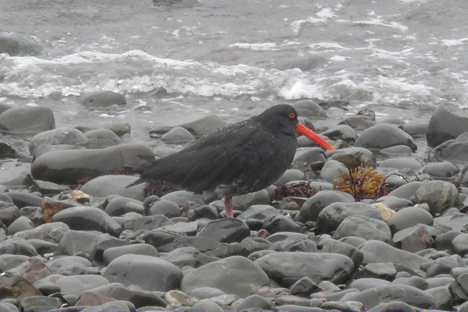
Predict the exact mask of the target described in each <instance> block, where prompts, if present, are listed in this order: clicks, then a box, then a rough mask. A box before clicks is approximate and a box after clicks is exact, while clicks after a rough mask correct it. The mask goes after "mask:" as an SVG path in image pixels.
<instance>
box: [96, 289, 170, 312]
mask: <svg viewBox="0 0 468 312" xmlns="http://www.w3.org/2000/svg"><path fill="white" fill-rule="evenodd" d="M115 285H116V286H115V287H111V288H108V291H107V292H105V291H98V289H99V288H94V289H93V290H90V291H93V292H95V293H97V294H101V295H102V296H105V297H107V298H113V299H116V300H125V301H129V302H131V303H132V304H134V305H135V308H141V307H144V306H160V307H165V306H166V302H165V301H164V300H163V299H162V298H161V297H160V296H158V295H156V294H155V292H152V291H143V290H137V289H131V287H130V288H127V287H124V286H122V285H120V284H115ZM101 288H104V287H101Z"/></svg>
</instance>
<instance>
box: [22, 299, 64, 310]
mask: <svg viewBox="0 0 468 312" xmlns="http://www.w3.org/2000/svg"><path fill="white" fill-rule="evenodd" d="M62 303H63V302H62V301H61V300H60V299H59V298H53V297H44V296H31V297H27V298H23V299H22V300H21V301H20V307H21V308H22V309H23V310H24V311H50V310H54V309H58V308H60V306H61V305H62Z"/></svg>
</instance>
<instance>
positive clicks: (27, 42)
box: [0, 32, 42, 57]
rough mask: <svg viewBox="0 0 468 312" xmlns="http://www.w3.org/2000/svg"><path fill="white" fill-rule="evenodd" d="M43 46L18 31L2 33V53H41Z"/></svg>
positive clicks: (0, 48) (16, 54) (0, 45)
mask: <svg viewBox="0 0 468 312" xmlns="http://www.w3.org/2000/svg"><path fill="white" fill-rule="evenodd" d="M41 51H42V46H41V45H40V44H39V43H38V42H36V40H33V39H32V38H30V37H28V36H27V35H23V34H18V33H7V32H2V34H1V35H0V53H7V54H8V55H9V56H12V57H13V56H27V55H33V56H36V55H39V54H40V53H41Z"/></svg>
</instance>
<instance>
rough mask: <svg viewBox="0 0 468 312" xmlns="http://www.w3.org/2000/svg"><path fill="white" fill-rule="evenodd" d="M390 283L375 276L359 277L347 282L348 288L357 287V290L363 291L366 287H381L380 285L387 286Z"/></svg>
mask: <svg viewBox="0 0 468 312" xmlns="http://www.w3.org/2000/svg"><path fill="white" fill-rule="evenodd" d="M388 285H390V281H387V280H384V279H381V278H375V277H362V278H359V279H355V280H353V281H352V282H351V283H350V284H349V288H350V289H352V288H354V289H357V290H359V291H364V290H367V289H372V288H375V287H382V286H388Z"/></svg>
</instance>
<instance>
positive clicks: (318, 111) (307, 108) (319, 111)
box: [293, 100, 327, 118]
mask: <svg viewBox="0 0 468 312" xmlns="http://www.w3.org/2000/svg"><path fill="white" fill-rule="evenodd" d="M293 106H294V108H295V109H296V111H297V114H298V115H299V116H301V117H307V118H327V114H326V113H325V111H324V110H323V108H322V107H321V106H320V105H319V104H317V103H316V102H315V101H313V100H301V101H297V102H296V103H294V104H293Z"/></svg>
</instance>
